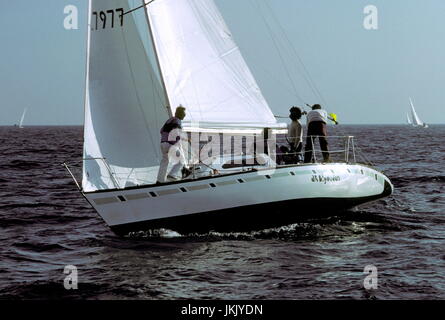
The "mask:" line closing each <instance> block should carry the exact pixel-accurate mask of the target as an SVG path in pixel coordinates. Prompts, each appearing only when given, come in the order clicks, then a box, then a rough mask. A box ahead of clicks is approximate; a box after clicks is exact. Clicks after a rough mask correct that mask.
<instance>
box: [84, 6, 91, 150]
mask: <svg viewBox="0 0 445 320" xmlns="http://www.w3.org/2000/svg"><path fill="white" fill-rule="evenodd" d="M91 9H92V0H88V9H87V10H88V17H87V39H86V48H85V51H86V54H85V55H86V57H85V92H84V93H85V96H84V100H83V127H84V135H83V140H84V144H85V128H86V126H85V122H86V121H85V117H86V106H87V103H88V99H89V97H88V96H89V95H88V92H89V82H90V81H89V75H90V42H91V39H90V38H91ZM84 158H85V155H84Z"/></svg>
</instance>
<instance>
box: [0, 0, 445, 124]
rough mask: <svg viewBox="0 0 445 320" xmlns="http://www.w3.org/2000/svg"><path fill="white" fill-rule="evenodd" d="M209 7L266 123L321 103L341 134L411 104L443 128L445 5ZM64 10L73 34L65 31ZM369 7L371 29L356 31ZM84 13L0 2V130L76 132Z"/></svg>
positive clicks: (262, 1)
mask: <svg viewBox="0 0 445 320" xmlns="http://www.w3.org/2000/svg"><path fill="white" fill-rule="evenodd" d="M215 2H216V4H217V5H218V7H219V8H220V10H221V13H222V15H223V17H224V19H225V20H226V23H227V24H228V26H229V29H230V30H231V32H232V34H233V37H234V38H235V41H236V43H237V44H238V46H239V47H240V49H241V52H242V54H243V56H244V58H245V60H246V62H247V64H248V65H249V67H250V68H251V71H252V73H253V75H254V76H255V78H256V80H257V82H258V85H259V86H260V88H261V90H262V92H263V95H264V96H265V98H266V100H267V101H268V103H269V105H270V108H271V109H272V111H273V113H274V114H275V115H283V116H287V115H288V110H289V108H290V106H292V105H299V106H302V105H304V103H309V104H314V103H320V104H322V105H323V106H324V107H325V108H326V109H327V110H328V111H329V112H335V113H336V114H337V115H338V119H339V121H340V123H343V124H397V123H404V122H405V121H406V120H405V119H406V113H407V111H408V110H409V97H411V98H412V100H413V102H414V104H415V106H416V110H417V113H418V114H419V116H420V118H421V119H422V120H423V121H425V122H427V123H430V124H434V123H445V112H444V111H445V90H444V88H443V86H444V85H445V63H444V58H445V21H444V19H443V16H444V13H445V1H443V0H390V1H389V0H311V1H308V0H242V1H240V0H215ZM67 5H74V6H76V7H77V8H78V11H79V28H78V29H77V30H66V29H65V28H64V24H63V22H64V19H65V17H66V15H65V14H64V8H65V6H67ZM368 5H373V6H375V8H376V9H377V13H378V16H377V17H378V20H376V21H377V22H378V25H377V29H371V30H368V29H366V28H365V27H364V20H366V19H367V17H368V16H369V14H366V13H364V8H365V7H367V6H368ZM86 10H87V1H86V0H39V1H35V0H14V1H9V0H0V43H1V44H2V45H1V47H0V88H1V89H0V90H1V91H0V92H1V102H0V125H12V124H14V123H17V122H18V121H19V119H20V116H21V114H22V112H23V110H24V108H25V107H27V108H28V111H27V115H26V119H25V125H81V124H83V99H84V90H85V86H84V78H85V51H86V50H85V45H86V39H85V37H86ZM366 21H368V22H369V20H366ZM283 31H284V32H283ZM300 61H302V63H300ZM310 83H311V84H312V85H311V84H310Z"/></svg>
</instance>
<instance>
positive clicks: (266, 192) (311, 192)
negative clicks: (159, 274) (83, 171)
mask: <svg viewBox="0 0 445 320" xmlns="http://www.w3.org/2000/svg"><path fill="white" fill-rule="evenodd" d="M392 191H393V186H392V184H391V183H390V181H389V179H388V178H387V177H386V176H385V175H383V174H382V173H381V172H379V171H376V170H374V169H372V168H370V167H367V166H364V165H359V164H345V163H332V164H306V165H294V166H288V167H281V168H278V169H275V170H273V169H265V170H258V171H248V172H240V173H237V174H230V175H220V176H215V177H208V178H202V179H197V180H187V181H181V182H174V183H169V184H164V185H154V186H140V187H132V188H127V189H120V190H107V191H97V192H88V193H84V196H85V197H86V198H87V200H88V201H89V202H90V203H91V205H92V206H93V207H94V208H95V209H96V211H97V212H98V213H99V215H100V216H101V217H102V218H103V219H104V220H105V222H106V223H107V224H108V225H109V226H110V227H111V228H112V229H113V231H115V232H116V233H119V234H125V233H127V232H129V231H139V230H146V229H148V228H150V227H173V228H175V227H177V228H179V230H180V229H183V228H186V229H188V228H189V227H191V228H192V229H193V228H194V227H196V228H197V229H201V228H205V227H210V228H213V227H215V224H212V223H210V224H209V225H208V226H206V225H205V224H206V223H208V222H209V221H210V222H212V221H213V222H215V221H217V220H215V219H217V218H218V217H220V216H221V217H222V216H223V214H225V213H229V214H230V212H235V211H237V210H236V209H238V210H239V209H241V210H242V212H241V215H240V214H239V213H237V216H236V219H237V220H238V219H239V220H240V221H241V220H242V219H243V216H242V215H243V212H244V213H245V214H247V211H248V210H247V209H252V208H253V209H259V208H262V209H264V208H266V207H267V208H269V209H270V208H272V209H273V208H275V207H277V208H278V206H280V205H283V204H285V205H288V204H290V203H292V202H295V203H296V204H297V205H296V206H292V207H291V208H288V209H287V210H284V211H286V212H287V213H290V215H286V216H285V215H283V218H284V217H285V218H286V219H287V220H288V219H292V218H293V217H294V218H296V217H298V216H299V215H301V214H303V213H308V211H312V209H314V210H315V209H320V208H325V209H326V210H325V211H333V210H335V209H348V208H351V207H354V206H356V205H358V204H361V203H365V202H369V201H372V200H376V199H378V198H382V197H385V196H388V195H389V194H391V193H392ZM299 209H301V210H299ZM303 209H304V210H303ZM303 211H305V212H303ZM251 213H252V212H251ZM253 214H254V215H253V220H252V221H251V222H255V221H254V220H255V219H256V218H255V215H256V216H258V217H259V211H257V212H256V213H253ZM204 215H205V216H206V217H208V218H210V219H202V217H203V216H204ZM196 216H200V218H199V219H198V220H196V221H199V223H200V225H195V222H196V221H195V220H194V219H193V217H196ZM224 216H225V215H224ZM263 217H264V214H263ZM265 218H266V220H269V221H270V222H278V221H280V219H279V216H277V215H274V214H272V213H271V212H269V211H268V213H266V215H265ZM249 219H250V218H249ZM189 220H190V222H191V221H193V222H191V223H189ZM287 220H286V221H287ZM205 221H207V222H205ZM230 222H231V225H235V226H236V225H237V221H230ZM177 230H178V229H177ZM179 230H178V231H179Z"/></svg>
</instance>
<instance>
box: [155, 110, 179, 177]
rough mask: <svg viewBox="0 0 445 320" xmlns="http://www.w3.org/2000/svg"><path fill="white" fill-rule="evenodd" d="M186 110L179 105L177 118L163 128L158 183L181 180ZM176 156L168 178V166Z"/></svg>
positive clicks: (172, 118) (166, 123)
mask: <svg viewBox="0 0 445 320" xmlns="http://www.w3.org/2000/svg"><path fill="white" fill-rule="evenodd" d="M185 115H186V114H185V108H184V107H183V106H182V105H179V106H178V107H177V108H176V111H175V116H174V117H171V118H170V119H168V120H167V121H166V122H165V124H164V125H163V126H162V128H161V131H160V133H161V154H162V160H161V164H160V165H159V172H158V179H157V183H164V182H167V180H168V181H176V180H179V179H180V177H179V174H180V172H181V169H182V168H183V167H184V164H185V157H184V152H183V150H182V147H181V136H182V120H184V118H185ZM173 156H174V158H175V159H174V160H175V161H174V162H175V163H174V164H173V167H172V169H171V170H170V172H169V174H168V176H167V169H168V165H169V163H170V162H171V160H172V158H173Z"/></svg>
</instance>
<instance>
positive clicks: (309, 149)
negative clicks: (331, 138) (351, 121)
mask: <svg viewBox="0 0 445 320" xmlns="http://www.w3.org/2000/svg"><path fill="white" fill-rule="evenodd" d="M336 118H337V116H336V115H335V114H329V115H328V113H327V111H326V110H324V109H322V108H321V106H320V105H319V104H314V105H313V106H312V110H311V111H309V112H308V113H307V116H306V119H307V138H306V145H305V150H304V162H305V163H309V162H312V161H313V159H312V154H313V149H314V146H313V141H314V140H315V139H316V138H317V137H318V140H319V142H320V148H321V151H322V154H323V161H324V162H329V149H328V140H327V135H328V134H327V128H326V124H327V122H328V119H329V120H332V121H334V122H335V124H338V122H337V119H336Z"/></svg>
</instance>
